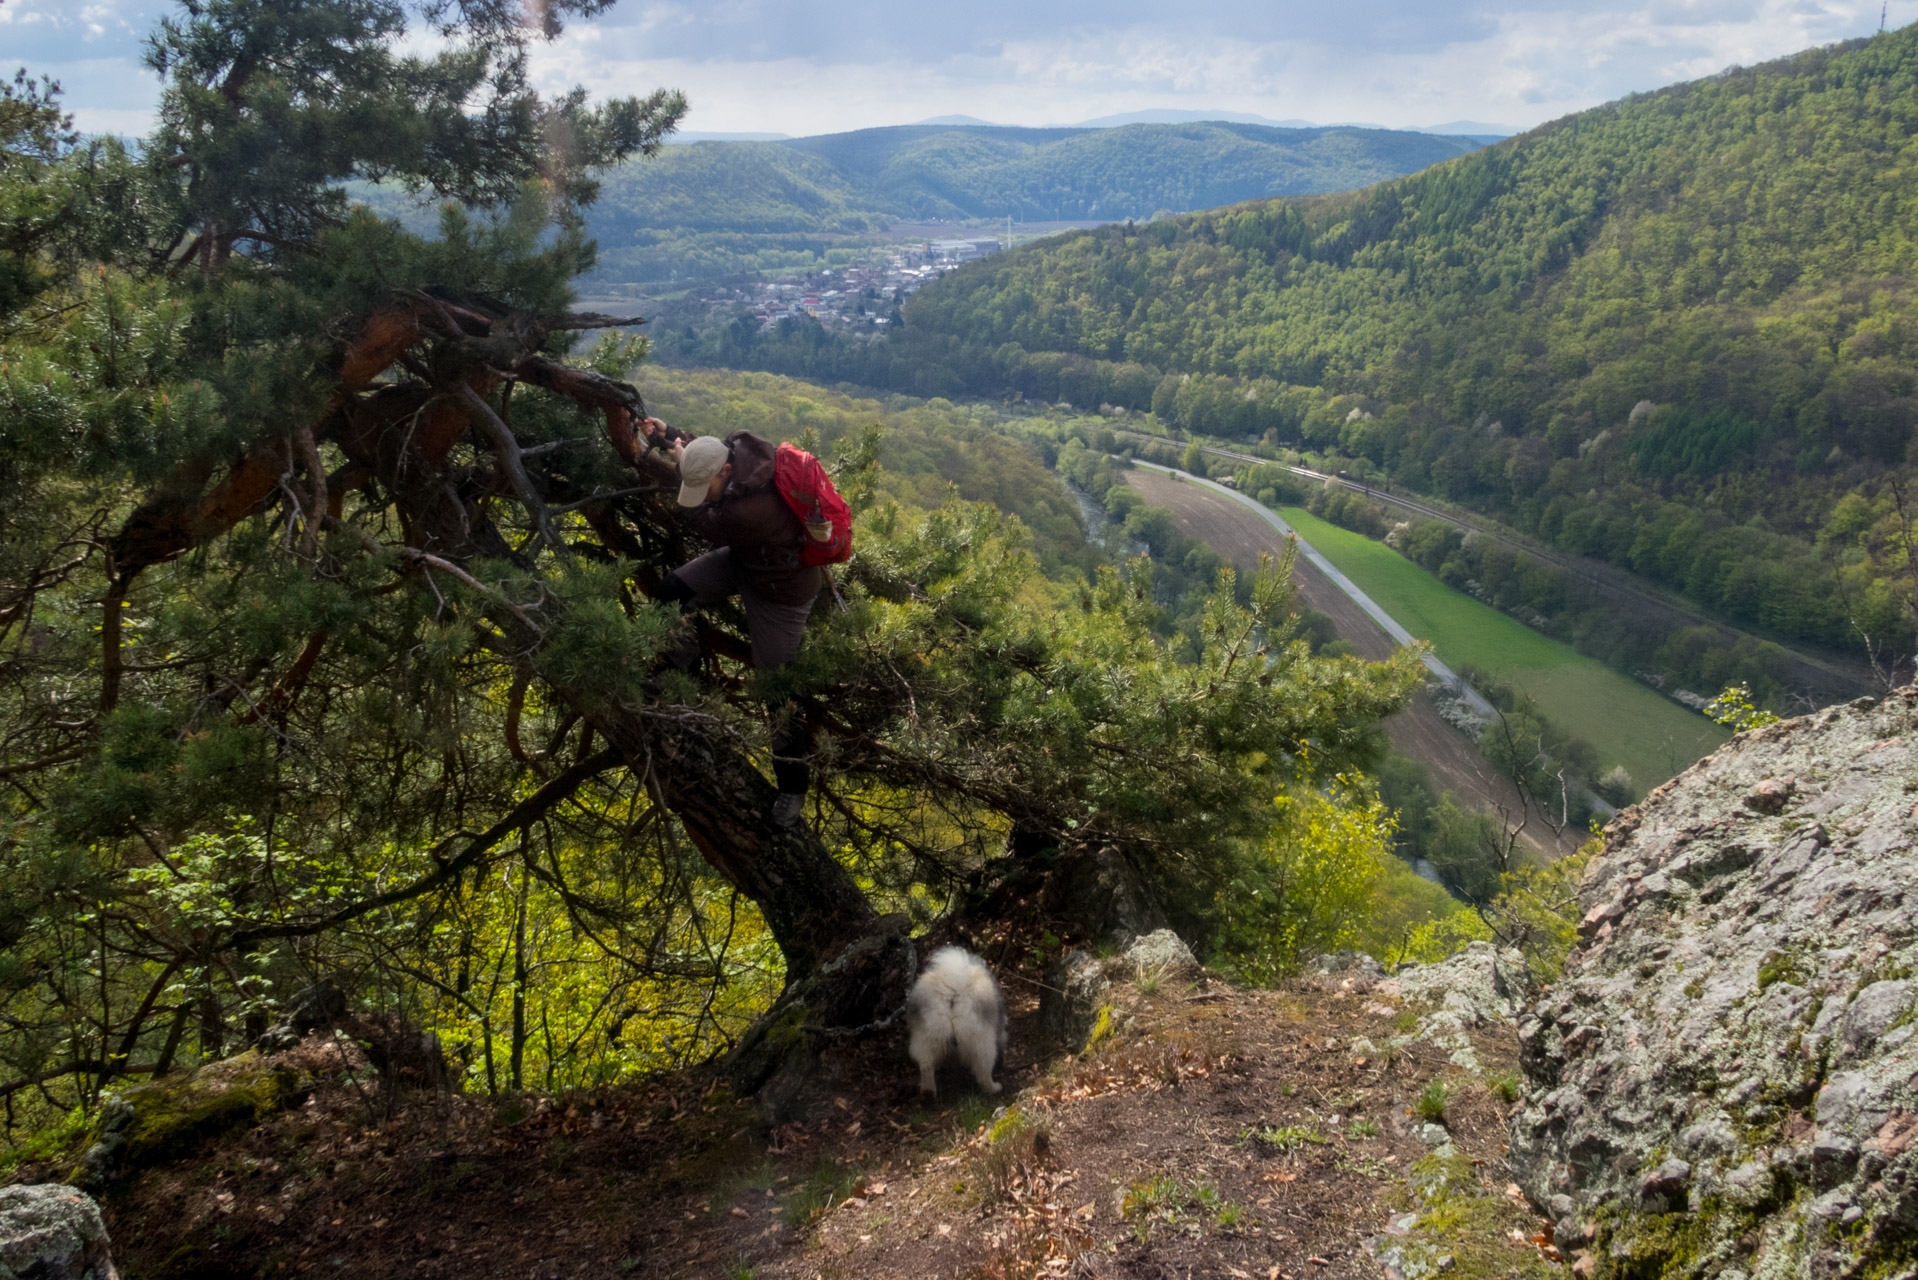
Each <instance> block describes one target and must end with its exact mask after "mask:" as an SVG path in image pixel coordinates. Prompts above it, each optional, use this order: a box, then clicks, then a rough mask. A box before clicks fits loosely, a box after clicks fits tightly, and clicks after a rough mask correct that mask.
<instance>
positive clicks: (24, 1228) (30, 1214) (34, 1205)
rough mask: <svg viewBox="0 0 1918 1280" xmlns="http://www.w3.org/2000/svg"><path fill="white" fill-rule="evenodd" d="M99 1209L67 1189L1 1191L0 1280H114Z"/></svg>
mask: <svg viewBox="0 0 1918 1280" xmlns="http://www.w3.org/2000/svg"><path fill="white" fill-rule="evenodd" d="M109 1244H110V1241H109V1240H108V1238H107V1228H106V1224H105V1223H104V1222H102V1221H101V1220H100V1206H99V1205H97V1204H95V1203H93V1200H92V1199H91V1198H90V1197H88V1196H87V1195H85V1194H84V1193H83V1192H79V1191H76V1190H74V1189H73V1188H72V1187H63V1186H59V1185H49V1184H41V1185H38V1186H27V1187H0V1280H117V1277H118V1275H119V1272H118V1271H116V1270H115V1269H114V1266H113V1258H112V1256H111V1254H110V1253H109V1250H108V1245H109Z"/></svg>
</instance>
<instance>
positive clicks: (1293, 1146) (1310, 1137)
mask: <svg viewBox="0 0 1918 1280" xmlns="http://www.w3.org/2000/svg"><path fill="white" fill-rule="evenodd" d="M1376 1131H1377V1126H1374V1132H1376ZM1252 1137H1253V1138H1254V1139H1255V1140H1256V1141H1257V1142H1258V1143H1259V1144H1260V1145H1261V1146H1265V1147H1270V1148H1271V1149H1272V1150H1274V1151H1297V1150H1298V1149H1299V1148H1301V1147H1307V1146H1315V1147H1322V1146H1324V1145H1326V1139H1325V1137H1324V1135H1322V1134H1320V1133H1319V1131H1318V1130H1317V1129H1314V1128H1312V1127H1311V1126H1310V1125H1295V1124H1288V1125H1279V1126H1277V1127H1273V1126H1271V1125H1267V1126H1266V1127H1265V1128H1263V1129H1254V1130H1253V1131H1252Z"/></svg>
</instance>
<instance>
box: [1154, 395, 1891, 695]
mask: <svg viewBox="0 0 1918 1280" xmlns="http://www.w3.org/2000/svg"><path fill="white" fill-rule="evenodd" d="M1118 434H1119V435H1122V436H1126V437H1128V438H1129V439H1133V440H1149V441H1152V442H1154V443H1158V444H1169V443H1177V442H1176V441H1171V440H1168V439H1167V438H1166V437H1164V436H1154V435H1148V434H1147V433H1145V432H1142V431H1124V430H1121V431H1119V432H1118ZM1199 450H1200V452H1202V453H1208V454H1211V455H1212V456H1213V457H1216V458H1229V459H1231V460H1232V461H1234V462H1249V463H1253V464H1255V465H1256V464H1259V463H1267V462H1272V461H1274V459H1271V458H1261V457H1259V456H1258V455H1256V454H1251V453H1240V452H1239V451H1237V450H1236V449H1226V448H1222V447H1220V446H1218V445H1208V444H1203V443H1202V444H1200V445H1199ZM1139 465H1140V466H1146V465H1148V464H1146V463H1140V464H1139ZM1278 465H1280V466H1283V467H1285V469H1286V470H1287V471H1290V472H1291V473H1292V474H1293V475H1296V476H1303V477H1305V478H1306V479H1308V480H1318V481H1326V480H1337V481H1338V482H1339V483H1340V484H1343V485H1346V486H1348V487H1350V488H1352V489H1355V490H1357V491H1358V492H1360V493H1362V494H1364V495H1365V496H1366V497H1368V498H1370V499H1372V500H1373V501H1374V502H1382V503H1384V504H1386V505H1387V506H1393V507H1398V508H1399V509H1401V510H1404V511H1409V512H1411V513H1412V514H1414V515H1420V516H1425V517H1428V518H1429V519H1433V520H1442V521H1444V522H1445V523H1446V524H1449V525H1451V526H1452V527H1454V528H1456V529H1459V530H1461V531H1464V532H1475V533H1477V534H1479V535H1480V536H1481V537H1486V538H1490V539H1492V540H1493V541H1494V542H1498V543H1502V544H1503V545H1505V546H1508V547H1511V548H1512V549H1513V550H1515V551H1522V552H1524V553H1525V554H1526V555H1528V556H1530V557H1532V558H1533V559H1534V560H1540V561H1543V562H1545V563H1546V564H1550V565H1554V566H1556V567H1557V568H1559V569H1561V570H1563V571H1564V572H1566V573H1568V574H1570V575H1571V576H1572V577H1574V578H1577V579H1578V580H1579V581H1581V582H1584V583H1586V584H1587V585H1589V586H1591V587H1594V588H1596V589H1597V590H1600V591H1603V592H1605V593H1606V594H1607V595H1609V596H1611V597H1613V598H1614V599H1616V600H1619V601H1621V602H1623V603H1625V604H1626V605H1628V606H1629V607H1631V608H1633V609H1636V610H1640V611H1645V610H1649V611H1651V612H1652V613H1654V614H1664V615H1667V616H1670V617H1675V618H1678V619H1680V620H1681V621H1683V622H1684V623H1685V624H1686V625H1692V626H1707V627H1711V628H1712V629H1713V630H1714V631H1716V632H1718V633H1719V635H1720V636H1721V637H1723V638H1724V639H1725V640H1727V641H1731V640H1735V639H1736V638H1737V637H1739V636H1741V635H1743V634H1745V633H1743V632H1740V631H1738V630H1737V629H1736V628H1734V627H1729V626H1727V625H1726V624H1724V623H1722V622H1719V621H1717V620H1716V619H1713V618H1708V617H1706V616H1705V615H1704V614H1702V613H1699V612H1698V611H1697V610H1696V609H1694V608H1693V607H1692V606H1691V605H1690V604H1689V603H1688V602H1687V601H1685V600H1684V599H1683V598H1682V597H1680V596H1676V595H1672V594H1670V593H1668V592H1664V591H1660V590H1656V589H1654V588H1652V587H1649V586H1646V585H1643V584H1640V583H1638V582H1635V581H1631V580H1628V579H1627V577H1626V576H1625V575H1624V574H1623V572H1622V571H1620V570H1618V569H1615V568H1613V567H1612V566H1610V565H1607V564H1604V563H1601V562H1598V561H1593V560H1588V559H1586V558H1584V557H1582V556H1568V555H1565V554H1563V553H1562V552H1558V551H1554V550H1552V549H1550V548H1547V547H1544V546H1541V545H1539V544H1538V543H1535V542H1532V541H1530V540H1529V539H1525V538H1521V537H1518V536H1516V535H1514V534H1512V533H1510V532H1507V531H1506V530H1505V529H1503V528H1501V527H1500V526H1499V525H1497V524H1495V523H1493V522H1492V521H1489V520H1485V519H1482V518H1479V517H1477V516H1470V515H1463V514H1461V513H1459V512H1457V511H1448V510H1445V509H1443V508H1440V507H1435V506H1432V505H1430V504H1429V503H1425V502H1420V501H1418V500H1417V499H1415V498H1406V497H1402V496H1400V495H1398V494H1396V493H1388V492H1386V491H1385V490H1383V489H1374V488H1372V487H1371V486H1369V485H1365V484H1361V483H1359V482H1358V481H1356V480H1351V479H1348V478H1345V477H1342V476H1330V475H1327V474H1326V473H1325V472H1323V471H1314V470H1312V469H1311V468H1310V467H1301V466H1295V465H1292V464H1290V463H1279V464H1278ZM1779 647H1780V648H1782V649H1784V652H1785V654H1786V656H1787V657H1788V658H1789V659H1790V660H1791V662H1792V663H1793V665H1794V666H1795V667H1796V668H1797V673H1796V677H1795V679H1796V680H1797V681H1798V682H1801V683H1802V684H1803V685H1804V686H1805V689H1806V690H1807V691H1809V692H1810V693H1811V695H1812V697H1813V698H1814V700H1815V701H1817V702H1819V703H1820V704H1822V703H1826V702H1842V701H1845V700H1846V699H1849V698H1854V697H1857V696H1859V695H1860V694H1866V693H1870V692H1872V685H1871V683H1870V681H1869V680H1868V679H1867V678H1866V676H1865V674H1864V673H1862V672H1861V671H1859V670H1858V669H1857V666H1856V663H1853V662H1850V661H1849V660H1847V659H1844V658H1839V657H1836V656H1834V657H1831V658H1818V657H1813V656H1811V655H1810V654H1807V653H1804V652H1801V651H1800V650H1797V649H1792V648H1787V647H1785V646H1783V645H1781V646H1779Z"/></svg>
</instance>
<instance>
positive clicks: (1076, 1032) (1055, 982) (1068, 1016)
mask: <svg viewBox="0 0 1918 1280" xmlns="http://www.w3.org/2000/svg"><path fill="white" fill-rule="evenodd" d="M1045 981H1046V985H1045V987H1044V989H1043V990H1042V991H1040V993H1039V1031H1040V1034H1041V1035H1043V1036H1045V1038H1046V1039H1047V1040H1049V1041H1051V1042H1052V1043H1054V1044H1056V1045H1059V1046H1060V1047H1061V1048H1063V1049H1064V1050H1065V1051H1066V1052H1068V1053H1077V1052H1079V1050H1081V1049H1083V1048H1085V1046H1086V1040H1087V1039H1088V1038H1090V1036H1091V1035H1092V1029H1093V1028H1094V1027H1095V1026H1097V1025H1098V1023H1099V1011H1100V1010H1102V1009H1104V1008H1106V1007H1107V1001H1108V998H1109V997H1110V996H1111V994H1112V980H1111V979H1110V978H1108V977H1106V971H1105V966H1104V965H1103V964H1101V963H1099V960H1098V957H1096V956H1094V955H1092V954H1091V953H1090V952H1087V951H1068V952H1066V953H1065V954H1064V955H1062V956H1060V957H1059V958H1058V959H1057V960H1055V961H1053V962H1052V964H1051V965H1050V966H1048V967H1047V969H1046V979H1045Z"/></svg>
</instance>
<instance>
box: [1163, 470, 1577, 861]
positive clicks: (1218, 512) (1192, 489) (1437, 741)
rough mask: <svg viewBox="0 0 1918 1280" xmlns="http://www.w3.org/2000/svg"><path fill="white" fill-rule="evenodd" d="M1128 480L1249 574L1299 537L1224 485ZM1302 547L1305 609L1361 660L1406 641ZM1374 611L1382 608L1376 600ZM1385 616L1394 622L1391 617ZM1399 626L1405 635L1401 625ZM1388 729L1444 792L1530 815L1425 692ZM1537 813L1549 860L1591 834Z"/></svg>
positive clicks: (1478, 806)
mask: <svg viewBox="0 0 1918 1280" xmlns="http://www.w3.org/2000/svg"><path fill="white" fill-rule="evenodd" d="M1174 475H1177V476H1178V477H1179V478H1177V479H1174V478H1173V477H1174ZM1126 480H1127V483H1129V484H1130V485H1131V486H1132V487H1133V488H1134V489H1135V490H1136V491H1138V493H1139V495H1140V496H1141V497H1143V498H1144V499H1145V500H1146V501H1147V502H1150V503H1152V504H1154V505H1155V506H1162V507H1167V508H1170V509H1171V511H1172V513H1173V515H1174V517H1175V518H1177V519H1178V521H1179V526H1180V528H1181V529H1182V530H1183V531H1184V532H1185V533H1186V534H1187V536H1189V537H1195V538H1198V539H1200V540H1201V541H1203V542H1205V543H1207V544H1208V545H1210V546H1211V547H1212V549H1213V550H1214V551H1216V552H1218V553H1219V554H1220V555H1222V556H1224V557H1225V558H1226V559H1228V560H1230V561H1232V563H1233V564H1235V565H1237V566H1238V567H1239V568H1240V569H1241V570H1242V571H1244V572H1250V571H1251V570H1252V569H1253V568H1255V567H1256V566H1257V563H1258V558H1259V556H1260V555H1275V554H1278V553H1279V552H1280V551H1282V550H1283V548H1284V539H1285V538H1286V537H1288V536H1291V537H1296V536H1297V535H1296V534H1295V533H1290V532H1288V531H1287V530H1286V528H1285V525H1284V522H1283V521H1273V520H1269V519H1264V518H1263V513H1262V512H1257V511H1254V510H1253V509H1251V508H1250V507H1248V506H1247V505H1246V503H1245V502H1244V501H1243V500H1242V498H1241V495H1238V494H1235V493H1233V492H1232V491H1231V490H1229V489H1226V488H1223V487H1222V486H1219V485H1211V484H1201V483H1198V482H1195V480H1194V479H1193V478H1192V477H1189V476H1185V475H1184V473H1171V472H1167V471H1165V470H1164V469H1162V468H1150V469H1148V468H1147V467H1146V466H1145V465H1144V464H1141V465H1140V466H1138V467H1136V468H1134V469H1132V470H1130V471H1128V472H1127V473H1126ZM1300 546H1301V550H1300V553H1299V561H1298V565H1297V567H1296V568H1295V570H1294V573H1293V580H1294V582H1295V583H1296V584H1297V586H1298V589H1299V603H1300V605H1301V606H1302V607H1304V608H1308V609H1317V610H1319V611H1321V612H1323V613H1325V614H1326V615H1328V616H1329V617H1330V618H1331V619H1332V625H1333V628H1334V630H1335V631H1336V632H1337V633H1338V635H1339V637H1340V638H1341V639H1344V640H1347V641H1349V642H1350V643H1351V645H1352V647H1353V649H1354V650H1355V651H1356V653H1357V654H1358V656H1359V657H1361V658H1365V659H1367V660H1368V661H1373V662H1379V661H1383V660H1384V659H1386V658H1388V657H1390V656H1391V655H1392V652H1393V651H1394V650H1395V649H1397V648H1398V647H1399V646H1400V644H1401V643H1402V640H1401V638H1400V637H1399V636H1397V635H1394V634H1393V633H1392V631H1389V630H1387V628H1386V626H1385V625H1384V624H1382V623H1381V622H1380V621H1379V619H1378V618H1377V617H1375V616H1374V615H1373V614H1372V613H1370V612H1368V611H1366V610H1365V609H1363V608H1361V607H1360V606H1359V604H1358V603H1357V602H1356V601H1354V600H1353V599H1352V597H1351V596H1350V595H1348V594H1347V593H1346V592H1345V591H1344V590H1343V589H1342V588H1341V587H1339V586H1338V585H1337V584H1335V583H1334V582H1333V580H1332V579H1331V578H1330V577H1328V576H1327V575H1326V573H1325V572H1324V571H1322V570H1321V568H1320V564H1321V563H1322V562H1323V557H1321V556H1318V555H1316V553H1315V554H1313V555H1307V554H1306V546H1307V544H1305V543H1304V541H1303V539H1301V540H1300ZM1334 571H1335V572H1336V570H1334ZM1343 576H1344V575H1342V574H1341V575H1340V577H1341V578H1343ZM1348 581H1349V580H1348ZM1358 594H1360V595H1361V596H1363V595H1364V593H1363V592H1359V593H1358ZM1373 607H1374V608H1375V609H1376V608H1377V605H1376V602H1374V604H1373ZM1380 612H1381V613H1383V610H1380ZM1385 616H1386V618H1387V620H1388V621H1391V619H1390V615H1389V614H1388V615H1385ZM1392 626H1393V627H1394V628H1395V629H1396V630H1397V631H1399V632H1401V633H1402V632H1403V631H1404V628H1403V627H1399V626H1398V625H1397V623H1396V622H1392ZM1384 727H1385V731H1386V734H1387V735H1388V736H1389V737H1390V738H1391V740H1392V745H1393V747H1394V748H1395V749H1396V750H1397V751H1398V752H1399V753H1400V754H1401V755H1404V756H1408V757H1410V758H1411V759H1413V760H1416V761H1418V762H1419V763H1420V764H1422V765H1424V766H1425V768H1426V770H1427V771H1428V772H1429V773H1430V774H1431V776H1432V782H1433V784H1434V786H1436V787H1437V789H1438V790H1439V791H1441V792H1445V791H1450V792H1452V793H1453V794H1454V795H1456V796H1457V797H1458V799H1459V802H1460V803H1461V804H1462V805H1464V806H1465V807H1466V808H1467V809H1469V810H1473V811H1475V812H1479V813H1487V814H1491V815H1493V816H1494V817H1500V816H1501V815H1510V816H1512V817H1516V816H1517V815H1518V814H1519V813H1520V812H1521V811H1522V808H1523V804H1524V801H1523V799H1522V798H1521V797H1520V796H1519V794H1518V791H1517V789H1516V788H1514V787H1513V786H1512V783H1511V780H1510V779H1508V778H1505V777H1503V776H1502V775H1500V774H1499V773H1497V772H1496V771H1495V770H1493V769H1492V768H1491V766H1489V765H1488V764H1487V763H1486V762H1485V760H1484V758H1483V757H1481V756H1480V755H1479V754H1478V752H1477V750H1476V749H1474V748H1473V746H1472V745H1471V743H1470V742H1469V741H1468V740H1467V739H1466V738H1465V736H1464V735H1463V734H1461V733H1460V732H1459V731H1458V730H1456V729H1454V728H1452V726H1451V725H1449V724H1447V723H1446V722H1445V719H1444V718H1443V717H1442V716H1440V715H1439V713H1438V707H1437V705H1436V704H1435V703H1434V702H1433V701H1432V698H1431V695H1430V694H1429V693H1428V692H1426V691H1425V690H1423V689H1421V690H1420V691H1419V692H1418V693H1416V694H1414V695H1413V698H1412V702H1411V704H1410V705H1409V706H1407V707H1406V709H1405V710H1403V711H1401V712H1399V713H1398V714H1397V715H1395V716H1392V717H1390V718H1388V719H1387V720H1386V721H1385V725H1384ZM1532 813H1533V818H1532V820H1531V821H1529V822H1528V823H1527V824H1526V826H1525V830H1524V832H1523V833H1522V836H1521V838H1522V839H1523V840H1524V842H1525V843H1526V844H1527V845H1529V846H1530V847H1531V848H1533V849H1534V850H1536V851H1537V852H1539V853H1540V854H1542V855H1544V856H1546V857H1551V856H1554V855H1558V854H1565V853H1570V852H1572V851H1573V850H1575V849H1576V848H1577V847H1578V845H1579V844H1580V842H1581V840H1582V839H1583V837H1584V832H1582V831H1577V830H1566V831H1564V832H1562V833H1560V834H1559V835H1557V836H1556V837H1555V836H1554V835H1553V833H1552V831H1551V829H1550V824H1549V822H1547V821H1545V820H1544V818H1543V816H1542V815H1541V814H1540V812H1539V811H1538V810H1536V809H1534V810H1533V811H1532Z"/></svg>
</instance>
